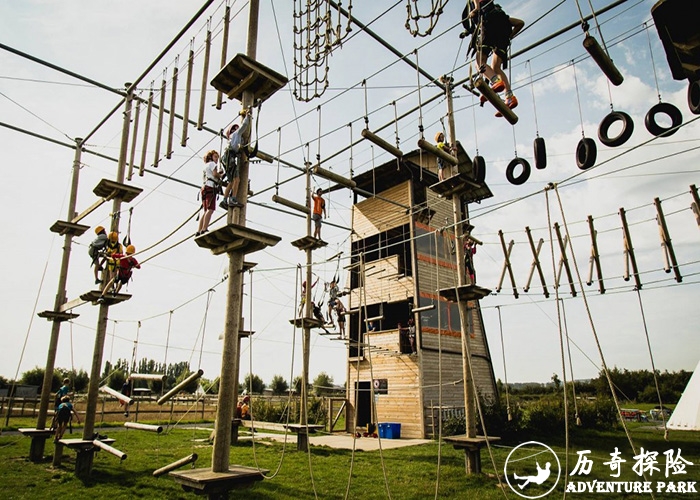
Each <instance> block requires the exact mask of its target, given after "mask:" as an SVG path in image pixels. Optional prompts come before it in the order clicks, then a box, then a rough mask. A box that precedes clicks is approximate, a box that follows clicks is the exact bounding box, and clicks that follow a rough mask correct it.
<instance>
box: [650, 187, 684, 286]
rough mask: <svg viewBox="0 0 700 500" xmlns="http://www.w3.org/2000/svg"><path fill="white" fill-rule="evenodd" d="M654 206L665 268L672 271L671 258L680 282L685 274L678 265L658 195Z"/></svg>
mask: <svg viewBox="0 0 700 500" xmlns="http://www.w3.org/2000/svg"><path fill="white" fill-rule="evenodd" d="M654 206H656V222H657V223H658V224H659V236H660V237H661V248H662V249H663V251H664V260H665V261H666V266H665V270H666V272H667V273H670V272H671V269H669V265H668V260H669V258H670V259H671V267H672V269H673V274H674V275H675V277H676V282H678V283H680V282H681V281H683V276H681V271H680V269H679V267H678V261H677V260H676V252H675V251H674V250H673V244H672V243H671V235H670V234H669V232H668V226H667V225H666V218H665V217H664V211H663V209H662V208H661V200H660V199H659V198H658V197H657V198H654Z"/></svg>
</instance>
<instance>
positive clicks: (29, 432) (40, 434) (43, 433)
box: [17, 428, 55, 439]
mask: <svg viewBox="0 0 700 500" xmlns="http://www.w3.org/2000/svg"><path fill="white" fill-rule="evenodd" d="M17 430H18V431H19V433H20V434H22V435H23V436H29V437H31V438H39V439H48V438H50V437H51V436H53V435H54V434H55V432H54V431H52V430H51V429H34V428H31V429H17Z"/></svg>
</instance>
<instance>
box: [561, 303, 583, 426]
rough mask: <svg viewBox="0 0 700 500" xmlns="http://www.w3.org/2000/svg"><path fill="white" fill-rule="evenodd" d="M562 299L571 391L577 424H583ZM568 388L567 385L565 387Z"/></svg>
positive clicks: (562, 305) (562, 306)
mask: <svg viewBox="0 0 700 500" xmlns="http://www.w3.org/2000/svg"><path fill="white" fill-rule="evenodd" d="M559 300H561V313H562V318H563V319H564V332H565V333H566V352H567V355H568V358H569V373H571V392H572V394H571V395H572V396H573V399H574V417H575V418H576V425H578V426H579V427H580V426H581V417H580V416H579V412H578V401H577V399H576V377H575V376H574V364H573V363H572V361H571V343H570V339H569V326H568V324H567V322H566V308H565V307H564V299H559ZM565 389H566V387H565Z"/></svg>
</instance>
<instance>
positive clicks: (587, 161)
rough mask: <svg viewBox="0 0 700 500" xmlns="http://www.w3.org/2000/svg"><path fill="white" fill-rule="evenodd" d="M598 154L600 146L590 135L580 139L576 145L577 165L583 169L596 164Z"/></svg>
mask: <svg viewBox="0 0 700 500" xmlns="http://www.w3.org/2000/svg"><path fill="white" fill-rule="evenodd" d="M597 156H598V148H597V146H596V145H595V141H594V140H593V139H591V138H589V137H584V138H583V139H581V140H580V141H578V146H576V165H577V166H578V168H580V169H581V170H586V169H589V168H591V167H592V166H593V165H595V160H596V157H597Z"/></svg>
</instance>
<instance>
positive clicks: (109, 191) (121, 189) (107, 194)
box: [92, 179, 143, 203]
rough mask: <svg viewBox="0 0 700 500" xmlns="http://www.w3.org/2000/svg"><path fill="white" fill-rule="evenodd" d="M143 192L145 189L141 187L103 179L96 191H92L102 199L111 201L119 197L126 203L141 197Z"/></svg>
mask: <svg viewBox="0 0 700 500" xmlns="http://www.w3.org/2000/svg"><path fill="white" fill-rule="evenodd" d="M141 191H143V189H141V188H139V187H136V186H130V185H128V184H122V183H121V182H116V181H110V180H109V179H102V180H101V181H100V183H99V184H98V185H97V186H95V189H93V190H92V192H93V193H95V194H96V195H97V196H99V197H101V198H105V199H107V200H111V199H114V198H117V197H119V198H121V199H122V201H123V202H124V203H129V202H130V201H131V200H133V199H134V198H136V197H137V196H138V195H140V194H141Z"/></svg>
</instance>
